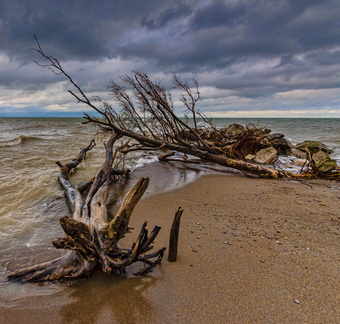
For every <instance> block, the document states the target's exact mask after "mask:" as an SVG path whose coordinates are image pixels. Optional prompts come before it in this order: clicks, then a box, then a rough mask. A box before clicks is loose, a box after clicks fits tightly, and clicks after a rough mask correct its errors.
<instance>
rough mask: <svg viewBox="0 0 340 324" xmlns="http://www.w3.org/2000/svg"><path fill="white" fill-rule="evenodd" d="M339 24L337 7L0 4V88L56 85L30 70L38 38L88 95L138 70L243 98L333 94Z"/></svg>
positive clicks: (306, 3)
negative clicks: (318, 91)
mask: <svg viewBox="0 0 340 324" xmlns="http://www.w3.org/2000/svg"><path fill="white" fill-rule="evenodd" d="M339 17H340V2H339V1H338V0H324V1H320V0H271V1H269V0H257V1H255V0H225V1H221V0H217V1H214V0H211V1H209V0H195V1H189V0H188V1H184V0H181V1H165V0H144V1H142V0H125V1H123V0H122V1H118V0H102V1H94V0H68V1H66V0H64V1H61V0H60V1H52V0H31V1H25V0H3V1H1V2H0V86H2V87H5V88H6V87H8V88H15V87H19V86H21V87H22V88H27V89H30V90H32V89H34V87H37V88H39V89H41V87H42V86H44V84H45V85H48V84H52V83H53V82H59V79H58V80H57V81H54V80H56V79H54V76H53V75H48V73H47V72H45V71H44V72H42V70H39V69H38V68H37V67H34V66H33V65H32V64H31V61H32V59H38V58H37V55H35V53H34V52H32V51H30V50H29V48H31V47H34V46H35V44H34V40H33V38H32V36H31V35H30V33H34V34H36V35H37V36H38V37H39V40H40V42H41V44H42V46H43V47H44V49H45V50H46V52H47V53H51V54H53V55H54V56H56V57H58V58H59V59H60V60H61V61H62V62H65V64H68V63H69V66H68V68H69V69H70V70H71V72H72V73H76V75H77V78H78V80H79V82H80V84H81V85H85V86H87V87H88V89H90V87H92V88H93V89H99V88H100V87H102V86H103V85H105V84H106V83H107V82H108V81H109V80H110V79H111V78H114V77H115V73H121V72H122V73H129V69H131V70H132V69H136V68H138V69H142V70H143V71H145V72H147V73H150V74H160V73H163V74H165V75H167V74H170V73H173V72H176V73H179V74H183V75H185V76H191V75H192V74H194V75H196V76H197V78H198V80H199V82H200V85H201V86H209V87H215V88H218V89H229V90H231V91H232V92H233V94H235V95H237V96H240V97H244V98H261V97H270V96H275V94H276V93H277V92H279V91H290V90H294V89H302V90H303V89H330V88H338V87H339V81H338V73H339V72H338V71H339V67H340V19H339ZM1 55H2V56H1ZM110 73H112V74H113V75H110ZM73 75H74V74H73ZM103 91H105V89H103Z"/></svg>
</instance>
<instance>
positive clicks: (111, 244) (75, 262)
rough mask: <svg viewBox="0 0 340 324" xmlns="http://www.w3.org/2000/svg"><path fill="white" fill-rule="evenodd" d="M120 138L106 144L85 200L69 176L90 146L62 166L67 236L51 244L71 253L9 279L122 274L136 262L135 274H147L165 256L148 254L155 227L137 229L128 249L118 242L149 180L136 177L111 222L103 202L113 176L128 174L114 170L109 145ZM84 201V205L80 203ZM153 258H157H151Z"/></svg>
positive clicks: (12, 275)
mask: <svg viewBox="0 0 340 324" xmlns="http://www.w3.org/2000/svg"><path fill="white" fill-rule="evenodd" d="M118 138H120V136H118V135H117V134H115V133H113V134H112V135H111V137H110V139H109V141H108V143H107V145H106V152H107V153H106V160H105V162H104V164H103V166H102V167H101V168H100V170H99V171H98V172H97V175H96V177H95V178H94V180H92V181H90V182H88V183H86V184H85V185H84V186H80V187H84V190H85V188H86V187H87V188H88V187H89V186H91V187H90V189H89V190H88V193H87V195H86V196H85V197H82V195H81V192H80V190H79V188H80V187H74V186H73V185H72V184H71V183H70V181H69V179H68V177H69V175H70V171H71V170H72V169H74V168H75V167H76V166H77V165H78V164H79V163H80V162H81V161H82V159H83V158H84V157H85V153H86V152H87V151H88V150H90V149H92V147H93V146H94V145H93V144H94V142H91V143H90V145H89V146H88V147H87V148H85V149H83V150H82V151H81V153H80V154H79V155H78V157H77V159H75V160H73V161H72V162H71V163H69V164H66V165H62V164H61V163H60V162H58V163H57V164H58V165H59V167H60V183H61V185H62V187H63V188H64V189H65V193H66V198H67V199H68V201H69V204H70V206H71V210H72V211H73V215H72V217H69V216H65V217H62V218H61V219H60V225H61V227H62V228H63V230H64V232H65V234H66V237H62V238H59V239H56V240H54V241H53V246H54V247H55V248H57V249H63V250H70V251H69V252H68V253H67V254H66V255H65V256H63V257H61V258H58V259H55V260H52V261H49V262H45V263H42V264H39V265H35V266H32V267H28V268H26V269H23V270H19V271H15V272H13V273H12V274H10V275H9V276H8V280H11V281H20V282H32V281H45V280H61V279H75V278H79V277H82V276H86V275H87V276H88V275H90V274H91V272H92V271H93V270H95V269H100V270H101V271H103V272H105V273H115V274H122V273H125V269H126V267H128V266H129V265H131V264H132V263H134V262H143V263H144V267H143V268H142V269H141V270H140V271H139V272H137V273H136V275H141V274H145V273H147V272H149V271H151V269H152V268H154V267H155V266H156V265H157V264H159V263H160V262H161V260H162V258H163V254H164V251H165V248H162V249H160V250H158V251H156V252H154V253H151V254H146V253H147V252H148V251H150V250H151V249H153V246H152V244H153V241H154V239H155V238H156V236H157V234H158V232H159V231H160V227H159V226H155V228H154V229H153V231H152V232H151V234H150V235H149V234H148V229H147V222H145V223H144V224H143V226H142V228H141V231H140V234H139V236H138V238H137V240H136V242H135V243H134V244H133V245H132V247H131V249H121V248H120V247H119V246H118V242H119V240H120V239H122V238H123V237H124V236H125V234H126V233H128V232H129V227H128V225H129V221H130V217H131V214H132V212H133V209H134V208H135V206H136V205H137V203H138V202H139V200H140V199H141V198H142V196H143V194H144V193H145V191H146V189H147V187H148V184H149V179H148V178H140V179H139V180H138V182H137V183H136V184H135V185H134V186H133V187H132V188H131V189H130V190H129V191H128V193H127V194H126V195H125V197H124V200H123V202H122V205H121V206H120V208H119V210H118V212H117V213H116V215H115V216H114V217H113V219H112V220H109V217H108V210H107V205H106V200H107V197H108V192H109V189H110V184H111V183H112V181H114V177H115V176H119V177H121V176H124V175H125V176H126V174H127V172H125V171H120V170H116V169H112V165H113V160H114V158H115V155H116V152H115V153H114V152H113V144H114V143H115V141H116V140H117V139H118ZM84 201H85V203H84ZM154 259H155V260H154Z"/></svg>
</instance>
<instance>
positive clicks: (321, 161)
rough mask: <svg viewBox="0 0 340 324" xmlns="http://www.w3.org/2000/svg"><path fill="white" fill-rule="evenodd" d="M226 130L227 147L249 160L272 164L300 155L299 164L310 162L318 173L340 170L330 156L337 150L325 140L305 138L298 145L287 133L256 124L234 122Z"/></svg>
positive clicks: (229, 150)
mask: <svg viewBox="0 0 340 324" xmlns="http://www.w3.org/2000/svg"><path fill="white" fill-rule="evenodd" d="M223 132H224V134H226V135H227V137H228V138H229V143H228V144H229V145H228V146H227V148H228V150H226V147H224V148H223V149H224V150H225V151H228V152H231V154H232V155H234V156H237V157H241V158H243V159H244V160H246V161H253V162H256V163H260V164H272V163H273V162H275V161H276V160H277V159H278V157H279V156H280V155H284V156H294V157H296V159H294V161H293V163H294V164H295V165H300V166H304V165H308V166H309V167H310V168H311V169H313V170H314V171H316V172H328V171H331V170H335V169H338V166H337V163H336V161H335V160H333V159H331V158H330V156H329V155H330V154H331V153H332V152H333V151H332V150H331V149H330V148H328V147H327V146H326V145H325V144H323V143H321V142H317V141H304V142H303V143H299V144H297V145H295V146H294V145H293V144H292V143H291V142H290V141H289V140H288V139H287V138H285V135H284V134H281V133H273V134H270V132H271V131H270V130H269V129H258V128H257V127H255V126H254V125H252V126H251V127H249V126H248V125H247V127H244V126H242V125H238V124H232V125H229V126H228V127H227V128H226V129H225V130H223ZM250 144H251V145H250ZM238 151H239V152H241V153H239V152H238Z"/></svg>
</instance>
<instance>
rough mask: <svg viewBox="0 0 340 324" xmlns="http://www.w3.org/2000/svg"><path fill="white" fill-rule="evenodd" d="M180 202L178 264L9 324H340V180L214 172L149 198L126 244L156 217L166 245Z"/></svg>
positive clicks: (19, 303)
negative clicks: (278, 177) (293, 179)
mask: <svg viewBox="0 0 340 324" xmlns="http://www.w3.org/2000/svg"><path fill="white" fill-rule="evenodd" d="M179 206H181V207H182V208H183V209H184V213H183V216H182V222H181V229H180V241H179V252H178V261H177V262H174V263H169V262H168V261H167V260H166V258H164V260H163V262H162V264H161V266H159V267H158V268H156V269H155V270H154V271H153V272H152V273H151V274H150V275H148V276H145V277H141V278H135V277H132V276H128V277H125V278H116V277H113V276H108V275H104V274H101V273H95V274H94V275H93V276H92V278H90V279H84V280H80V281H77V282H74V283H67V284H57V285H56V286H55V287H56V292H55V293H52V294H51V293H49V294H47V295H46V296H41V295H40V296H34V295H31V296H30V297H23V298H21V299H16V300H13V301H12V303H10V304H8V305H7V306H6V307H2V308H1V310H0V312H1V316H0V322H1V323H51V324H52V323H142V322H148V323H339V322H340V280H339V279H340V258H339V257H340V253H339V251H340V250H339V247H340V243H339V242H340V241H339V233H340V230H339V227H340V214H339V207H340V184H339V183H334V182H325V181H309V182H305V183H300V182H288V181H279V180H263V179H249V178H245V177H237V176H224V175H210V176H205V177H202V178H200V179H199V180H197V181H195V182H194V183H191V184H188V185H186V186H185V187H183V188H180V189H177V190H174V191H171V192H167V193H164V194H159V195H155V196H151V197H149V198H146V199H143V200H142V201H141V202H140V203H139V204H138V206H137V208H136V210H135V212H134V213H133V216H132V219H131V222H130V225H131V226H133V227H135V228H136V229H135V231H134V232H133V233H132V234H131V235H130V237H129V238H126V241H127V242H128V241H129V242H130V241H131V240H133V238H134V237H135V236H137V234H138V229H139V227H140V226H141V224H142V222H143V221H144V220H148V221H149V225H150V226H149V227H150V228H151V227H152V226H153V225H161V226H162V230H161V232H160V234H159V238H158V239H157V240H156V242H155V247H156V248H158V247H162V246H167V245H168V237H169V231H170V227H171V223H172V219H173V216H174V214H175V212H176V210H177V208H178V207H179ZM166 256H167V253H166ZM131 271H132V272H133V269H132V270H131ZM10 285H13V284H10ZM49 285H51V284H49ZM13 287H14V288H13ZM7 288H8V289H21V288H20V285H17V284H15V286H8V287H7ZM35 288H36V287H35Z"/></svg>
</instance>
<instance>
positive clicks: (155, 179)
mask: <svg viewBox="0 0 340 324" xmlns="http://www.w3.org/2000/svg"><path fill="white" fill-rule="evenodd" d="M81 122H82V119H76V118H0V306H1V305H2V306H5V307H10V305H12V303H15V300H17V299H18V298H22V297H23V296H27V295H30V294H32V295H36V294H49V293H54V292H55V290H58V289H59V288H60V286H58V287H59V288H58V287H57V286H53V285H48V286H45V287H44V289H41V287H36V286H34V287H33V286H25V285H24V286H22V287H21V288H18V287H19V286H12V285H13V284H8V283H6V282H5V278H6V276H7V275H8V273H9V271H10V270H14V269H18V268H21V267H25V266H28V265H31V264H34V263H38V262H43V261H47V260H50V259H51V258H52V257H56V256H58V255H59V254H60V253H62V252H60V251H58V250H56V249H54V248H53V247H52V246H51V241H52V240H53V239H54V238H57V237H59V236H63V233H62V231H61V228H60V226H59V223H58V219H59V218H60V217H62V216H64V215H67V214H68V208H67V206H66V203H65V200H64V199H63V192H62V191H61V189H60V187H59V184H58V182H57V177H58V173H59V168H58V167H57V166H56V164H55V161H58V160H60V161H61V162H62V163H63V162H64V163H65V162H69V161H70V160H72V159H73V158H74V157H75V156H76V155H77V154H78V152H79V149H80V148H82V147H84V146H86V145H87V144H88V143H89V142H90V140H91V139H92V138H93V134H94V133H95V129H94V127H91V126H89V125H82V124H81ZM214 122H215V123H216V124H217V125H220V126H226V125H228V124H231V123H240V124H243V125H245V124H247V123H250V122H251V123H255V124H258V125H259V126H262V127H264V126H266V127H267V128H270V129H271V130H272V132H281V133H284V134H285V135H286V137H287V138H289V139H290V140H292V142H293V143H298V142H301V141H303V140H307V139H309V140H319V141H322V142H324V143H325V144H326V145H328V146H329V147H331V148H335V152H334V154H333V158H336V159H337V160H338V161H339V162H340V119H259V120H257V119H216V120H214ZM97 142H98V145H97V146H96V147H95V148H94V149H93V151H91V152H90V153H89V154H88V158H87V160H86V161H85V162H84V163H82V165H81V166H80V167H79V170H78V172H77V173H76V174H75V176H74V177H73V178H72V179H73V180H74V181H75V182H77V183H79V182H82V181H86V180H88V179H89V178H91V177H92V176H93V175H94V174H95V172H96V170H97V169H98V167H100V166H101V164H102V162H103V158H104V149H103V145H101V143H100V141H99V140H97ZM156 160H157V158H156V157H155V156H154V155H153V154H148V153H144V154H141V153H139V155H135V156H132V157H131V158H130V160H129V161H128V163H129V164H130V166H132V167H133V168H134V169H135V171H134V172H133V174H132V178H133V180H135V179H137V178H139V176H142V175H143V176H149V177H150V178H151V183H150V187H149V190H148V192H149V194H152V193H155V192H162V191H165V190H169V189H173V188H176V187H178V186H181V185H183V184H185V183H187V182H190V181H193V180H194V179H195V178H196V177H197V176H199V175H200V174H202V173H204V172H207V171H206V170H204V169H202V168H201V169H194V168H187V167H183V166H180V165H176V166H173V165H171V164H162V165H160V163H152V162H154V161H156Z"/></svg>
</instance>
